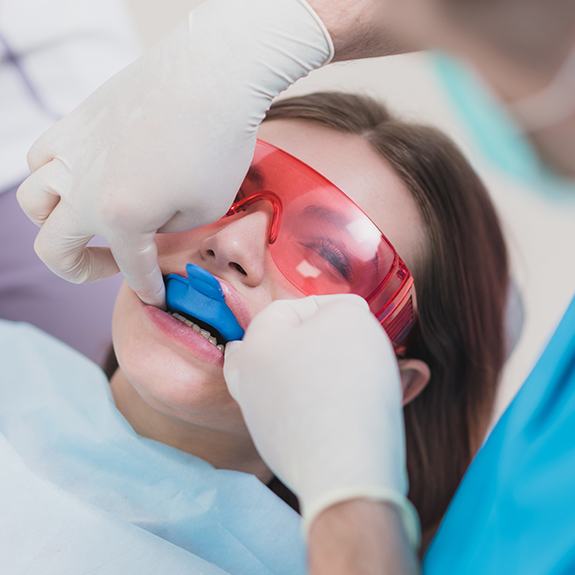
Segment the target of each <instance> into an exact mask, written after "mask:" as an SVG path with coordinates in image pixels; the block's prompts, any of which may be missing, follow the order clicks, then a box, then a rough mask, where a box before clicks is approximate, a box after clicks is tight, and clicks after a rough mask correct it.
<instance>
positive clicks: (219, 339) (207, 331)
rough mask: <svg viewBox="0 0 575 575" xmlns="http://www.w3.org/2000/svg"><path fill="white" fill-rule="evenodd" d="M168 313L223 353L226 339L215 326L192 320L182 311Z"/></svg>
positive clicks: (195, 319)
mask: <svg viewBox="0 0 575 575" xmlns="http://www.w3.org/2000/svg"><path fill="white" fill-rule="evenodd" d="M168 313H169V314H170V315H171V316H172V317H173V318H175V319H177V320H178V321H180V322H182V323H183V324H185V325H187V326H188V327H189V328H191V329H193V330H194V331H195V332H196V333H198V334H200V335H201V336H202V337H204V338H205V339H207V340H208V341H209V342H210V343H211V344H212V345H214V346H215V347H217V348H218V349H219V350H220V351H221V352H222V353H223V351H224V348H225V346H226V343H227V342H226V340H225V338H224V337H223V336H222V334H221V333H220V332H219V331H218V330H217V329H215V328H214V327H213V326H211V325H209V324H208V323H206V322H204V321H201V320H199V319H197V318H192V317H191V316H189V315H188V314H186V313H184V312H182V311H170V312H168Z"/></svg>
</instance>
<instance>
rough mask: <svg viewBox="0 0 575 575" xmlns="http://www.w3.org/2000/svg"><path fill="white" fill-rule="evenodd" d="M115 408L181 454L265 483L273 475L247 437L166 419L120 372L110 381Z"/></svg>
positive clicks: (137, 428)
mask: <svg viewBox="0 0 575 575" xmlns="http://www.w3.org/2000/svg"><path fill="white" fill-rule="evenodd" d="M110 387H111V390H112V396H113V398H114V402H115V404H116V407H117V408H118V410H119V411H120V413H121V414H122V415H123V416H124V418H125V419H126V420H127V421H128V423H129V424H130V425H131V426H132V428H133V429H134V430H135V431H136V432H137V433H139V434H140V435H142V436H143V437H147V438H149V439H154V440H156V441H159V442H161V443H165V444H166V445H170V446H171V447H175V448H176V449H180V450H181V451H185V452H187V453H191V454H192V455H195V456H196V457H199V458H201V459H203V460H205V461H207V462H208V463H211V464H212V465H213V466H214V467H216V468H218V469H232V470H235V471H243V472H245V473H251V474H253V475H255V476H256V477H258V478H259V479H260V480H261V481H263V482H264V483H267V482H269V481H270V480H271V478H272V474H271V472H270V470H269V469H268V468H267V466H266V465H265V464H264V462H263V461H262V459H261V458H260V457H259V455H258V453H257V451H256V449H255V447H254V445H253V443H252V441H251V439H250V438H249V437H246V436H245V435H241V436H240V435H239V434H234V433H232V432H225V431H220V430H214V429H210V428H207V427H205V426H202V425H195V424H193V423H190V422H188V421H183V420H181V419H178V418H175V417H172V416H169V415H166V414H165V413H162V412H160V411H158V410H157V409H154V408H153V407H151V406H150V405H149V404H148V403H146V402H145V401H144V399H143V398H142V397H141V396H140V395H139V393H138V392H137V391H136V390H135V389H134V387H133V386H132V385H131V384H130V382H129V381H128V379H127V378H126V376H125V375H124V373H123V372H122V370H120V369H117V370H116V372H115V373H114V375H113V376H112V378H111V380H110Z"/></svg>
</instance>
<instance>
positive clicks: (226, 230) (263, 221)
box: [200, 209, 271, 287]
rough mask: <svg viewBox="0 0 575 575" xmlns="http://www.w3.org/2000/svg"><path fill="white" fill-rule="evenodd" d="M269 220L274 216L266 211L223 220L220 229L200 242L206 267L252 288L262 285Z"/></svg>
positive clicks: (252, 212)
mask: <svg viewBox="0 0 575 575" xmlns="http://www.w3.org/2000/svg"><path fill="white" fill-rule="evenodd" d="M270 220H271V214H270V213H268V210H266V209H257V210H253V211H250V212H249V213H246V214H245V215H241V216H240V217H234V219H231V218H230V219H229V220H223V222H222V223H223V225H222V227H221V228H219V229H218V230H216V231H215V232H214V233H213V234H211V235H209V236H207V237H205V238H204V239H203V240H202V241H201V244H200V257H201V258H202V261H203V263H204V266H205V267H206V268H207V269H208V270H211V271H213V272H214V273H215V274H217V275H220V276H221V277H223V278H230V277H233V278H235V279H236V280H240V281H241V282H242V283H243V284H245V285H247V286H249V287H255V286H257V285H259V284H260V283H261V282H262V281H263V279H264V274H265V260H266V252H267V245H268V228H269V224H270Z"/></svg>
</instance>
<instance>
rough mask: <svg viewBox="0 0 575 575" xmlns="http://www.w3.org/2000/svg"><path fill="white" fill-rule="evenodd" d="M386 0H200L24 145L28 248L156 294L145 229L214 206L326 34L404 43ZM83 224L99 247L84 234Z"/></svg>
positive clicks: (377, 50) (226, 200) (201, 216)
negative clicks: (275, 103) (34, 230)
mask: <svg viewBox="0 0 575 575" xmlns="http://www.w3.org/2000/svg"><path fill="white" fill-rule="evenodd" d="M386 4H387V3H386V2H384V1H382V0H354V1H353V2H349V1H346V0H313V1H312V6H311V7H310V5H309V4H308V3H307V2H306V1H305V0H273V2H272V1H270V0H207V2H204V3H202V4H201V5H200V6H198V7H197V8H196V9H195V10H193V11H192V12H191V14H190V16H189V19H188V20H187V21H186V22H184V23H182V25H181V26H180V27H179V28H178V29H177V30H176V31H174V32H173V33H172V34H171V35H170V36H168V37H167V38H166V39H165V40H164V41H162V42H160V43H159V44H158V45H157V46H156V47H155V48H154V49H152V50H151V51H150V52H149V53H147V54H145V55H144V56H142V57H141V58H140V59H139V60H137V61H136V62H134V63H133V64H131V65H130V66H128V67H127V68H125V69H124V70H123V71H121V72H120V73H119V74H117V75H116V76H115V77H113V78H112V79H110V80H109V81H108V82H106V83H105V84H104V85H103V86H102V87H101V88H100V89H99V90H97V91H96V92H95V93H94V94H93V95H92V96H91V97H90V98H88V99H87V100H86V101H85V102H84V103H82V104H81V105H80V106H79V107H78V108H77V109H76V110H75V111H74V112H72V113H71V114H69V115H68V116H66V117H65V118H63V119H62V120H61V121H59V122H58V123H57V124H55V125H54V126H53V127H52V128H50V129H49V130H48V131H47V132H46V133H45V134H44V135H43V136H42V137H41V138H40V139H39V140H38V141H37V142H36V143H35V144H34V146H33V147H32V149H31V150H30V152H29V155H28V162H29V165H30V170H31V172H32V173H31V175H30V176H29V177H28V179H27V180H26V181H25V182H24V183H23V184H22V186H21V187H20V189H19V191H18V200H19V202H20V204H21V206H22V208H23V209H24V211H25V212H26V213H27V215H28V216H29V217H30V219H31V220H32V221H34V222H35V223H36V224H37V225H38V226H40V231H39V233H38V237H37V240H36V242H35V249H36V252H37V253H38V255H39V256H40V258H41V259H42V260H43V261H44V263H46V265H47V266H48V267H49V268H51V269H52V270H53V271H54V272H55V273H57V274H58V275H60V276H61V277H63V278H65V279H67V280H69V281H72V282H75V283H81V282H85V281H90V280H94V279H98V278H101V277H105V276H107V275H110V274H113V273H116V272H117V271H118V269H120V270H121V271H122V272H123V273H124V275H125V276H126V279H127V281H128V283H129V284H130V286H131V287H132V288H133V289H134V290H135V291H136V292H137V293H138V295H139V296H140V298H141V299H142V300H143V301H145V302H147V303H151V304H156V305H160V304H162V303H163V299H164V287H163V282H162V277H161V273H160V270H159V267H158V264H157V257H156V245H155V242H154V235H155V233H156V232H157V231H177V230H182V229H188V228H190V227H193V226H197V225H200V224H204V223H207V222H210V221H213V220H214V219H216V218H218V217H219V216H221V215H222V214H224V213H225V211H226V209H227V208H228V206H229V205H230V203H231V201H232V200H233V197H234V195H235V193H236V191H237V189H238V187H239V185H240V183H241V181H242V179H243V176H244V174H245V172H246V171H247V167H248V165H249V162H250V160H251V157H252V152H253V147H254V142H255V134H256V130H257V128H258V126H259V124H260V123H261V121H262V119H263V118H264V116H265V113H266V111H267V110H268V108H269V106H270V104H271V102H272V100H273V98H274V97H275V96H277V95H278V94H279V93H280V92H282V91H283V90H285V89H286V88H287V87H289V86H290V85H291V84H293V83H294V82H295V81H296V80H298V79H299V78H301V77H303V76H305V75H306V74H308V73H309V72H310V71H312V70H314V69H316V68H319V67H320V66H322V65H324V64H326V63H327V62H329V61H330V59H331V58H332V56H333V45H332V41H331V38H330V34H331V35H333V37H334V39H335V42H336V50H337V54H336V55H337V57H338V59H348V58H352V57H353V58H360V57H366V56H372V55H384V54H390V53H396V52H399V51H405V48H404V47H402V46H400V45H399V44H398V42H397V38H395V37H394V35H393V34H392V32H391V29H392V28H393V25H392V23H391V22H390V17H391V16H392V15H393V14H394V13H395V8H393V7H390V8H389V9H388V10H387V11H386ZM314 10H315V11H314ZM318 14H319V16H318ZM326 26H327V28H328V29H329V32H328V31H327V30H326ZM94 235H99V236H102V237H104V238H105V239H106V240H107V241H108V243H109V246H110V248H109V249H104V248H95V247H90V246H89V242H90V240H91V238H92V237H93V236H94Z"/></svg>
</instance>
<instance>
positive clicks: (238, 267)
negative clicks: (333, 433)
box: [228, 262, 248, 276]
mask: <svg viewBox="0 0 575 575" xmlns="http://www.w3.org/2000/svg"><path fill="white" fill-rule="evenodd" d="M228 265H229V266H230V267H231V268H232V269H233V270H236V271H237V272H240V273H241V274H242V275H243V276H247V275H248V272H246V270H245V269H244V268H243V267H242V266H241V265H240V264H237V263H236V262H230V263H229V264H228Z"/></svg>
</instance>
